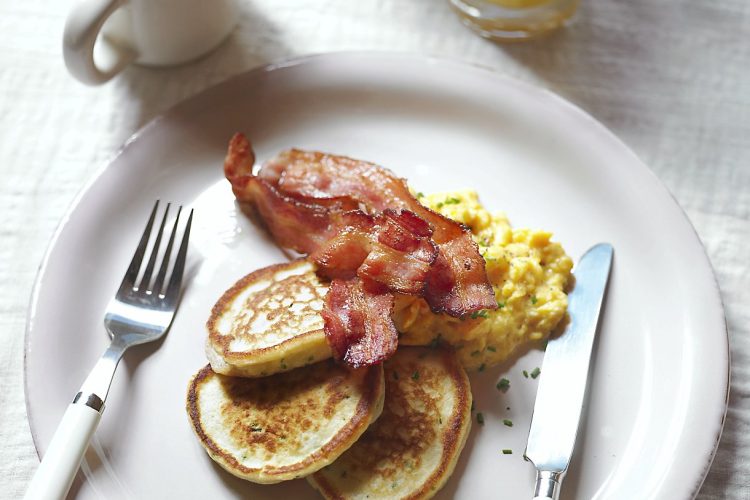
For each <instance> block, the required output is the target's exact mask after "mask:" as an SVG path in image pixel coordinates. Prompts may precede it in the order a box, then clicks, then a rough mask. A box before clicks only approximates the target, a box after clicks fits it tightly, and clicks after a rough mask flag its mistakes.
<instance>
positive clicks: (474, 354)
mask: <svg viewBox="0 0 750 500" xmlns="http://www.w3.org/2000/svg"><path fill="white" fill-rule="evenodd" d="M480 354H482V353H481V352H479V351H472V353H471V355H472V356H479V355H480Z"/></svg>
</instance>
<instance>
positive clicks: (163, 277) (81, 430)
mask: <svg viewBox="0 0 750 500" xmlns="http://www.w3.org/2000/svg"><path fill="white" fill-rule="evenodd" d="M158 208H159V201H158V200H157V202H156V204H154V208H153V210H152V211H151V216H150V217H149V219H148V224H146V229H145V231H144V232H143V236H141V240H140V243H139V244H138V247H137V248H136V251H135V254H134V255H133V259H132V261H131V262H130V266H129V267H128V270H127V272H126V273H125V277H124V278H123V280H122V283H121V284H120V287H119V289H118V290H117V292H116V293H115V296H114V298H113V299H112V300H111V301H110V302H109V305H108V306H107V311H106V314H105V316H104V327H105V328H106V330H107V332H108V333H109V336H110V338H111V339H112V341H111V343H110V345H109V347H108V348H107V350H106V351H104V354H103V355H102V357H101V358H100V359H99V361H98V362H97V363H96V365H95V366H94V368H93V370H91V373H89V375H88V377H87V378H86V380H85V382H84V383H83V385H82V386H81V389H80V391H78V393H77V394H76V395H75V398H74V399H73V402H72V403H71V404H70V405H69V406H68V409H67V410H66V412H65V415H64V416H63V418H62V420H61V421H60V424H59V425H58V427H57V430H56V431H55V434H54V436H53V437H52V441H51V442H50V445H49V448H48V449H47V453H45V454H44V457H43V458H42V463H41V464H40V465H39V468H38V469H37V471H36V474H35V475H34V478H33V479H32V480H31V483H30V485H29V489H28V490H27V491H26V496H25V499H27V500H42V499H44V500H47V499H62V498H64V497H65V495H67V493H68V490H69V489H70V485H71V484H72V482H73V478H74V477H75V475H76V472H77V471H78V468H79V466H80V464H81V459H82V458H83V454H84V452H85V451H86V449H87V448H88V444H89V440H90V439H91V436H93V434H94V431H95V430H96V427H97V425H98V424H99V419H100V418H101V415H102V412H103V411H104V403H105V401H106V400H107V393H108V392H109V387H110V385H111V383H112V377H113V376H114V374H115V370H116V368H117V364H118V363H119V362H120V359H121V358H122V355H123V354H124V353H125V351H126V350H127V349H128V348H129V347H131V346H134V345H138V344H145V343H147V342H152V341H154V340H157V339H159V338H161V337H162V336H163V335H164V334H165V333H166V331H167V330H168V329H169V326H170V325H171V324H172V320H173V319H174V314H175V311H176V310H177V304H178V302H179V298H180V286H181V284H182V275H183V272H184V270H185V259H186V256H187V247H188V238H189V236H190V226H191V223H192V220H193V211H192V210H191V211H190V216H189V217H188V220H187V223H186V224H185V229H184V231H183V236H182V241H181V243H180V247H179V250H178V251H177V256H176V258H175V259H172V257H171V256H172V253H173V250H172V249H173V246H174V242H175V235H176V234H177V232H178V223H179V220H180V214H181V213H182V207H181V206H180V207H179V208H178V210H177V217H176V218H175V221H174V225H173V227H172V233H171V235H170V236H169V242H168V243H167V246H166V249H165V250H164V252H163V257H162V260H161V265H160V267H159V271H158V273H157V274H156V277H155V278H154V277H153V273H154V270H155V266H156V261H157V256H158V254H159V250H160V247H161V242H162V235H163V233H164V226H165V225H166V223H167V216H168V214H169V209H170V204H167V208H166V210H165V211H164V215H163V217H162V219H161V225H160V227H159V229H158V231H157V233H156V237H155V240H154V243H153V245H152V246H151V251H150V256H149V259H148V262H147V263H146V265H145V268H144V269H143V274H142V275H141V278H140V280H139V279H138V276H139V274H140V271H141V268H142V267H143V266H142V264H143V260H144V256H145V254H146V250H147V247H148V243H149V239H150V235H151V232H152V228H153V225H154V219H155V218H156V214H157V211H158ZM172 261H174V262H173V263H172ZM170 264H171V267H172V270H171V273H169V279H168V280H167V274H168V271H169V268H170Z"/></svg>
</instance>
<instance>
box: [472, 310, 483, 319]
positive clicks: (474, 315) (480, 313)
mask: <svg viewBox="0 0 750 500" xmlns="http://www.w3.org/2000/svg"><path fill="white" fill-rule="evenodd" d="M486 317H487V311H485V310H484V309H482V310H481V311H474V312H473V313H471V319H477V318H486Z"/></svg>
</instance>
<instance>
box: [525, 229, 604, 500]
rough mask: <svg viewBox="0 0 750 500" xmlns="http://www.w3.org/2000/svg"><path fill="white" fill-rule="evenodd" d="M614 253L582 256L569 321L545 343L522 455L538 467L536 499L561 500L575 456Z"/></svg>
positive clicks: (593, 251) (596, 250) (597, 249)
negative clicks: (595, 341)
mask: <svg viewBox="0 0 750 500" xmlns="http://www.w3.org/2000/svg"><path fill="white" fill-rule="evenodd" d="M613 252H614V251H613V249H612V246H611V245H609V244H608V243H600V244H598V245H595V246H593V247H591V248H590V249H589V250H588V251H587V252H586V253H585V254H584V255H583V257H581V260H580V261H579V262H578V265H577V266H576V268H575V270H574V272H573V274H574V276H575V287H574V288H573V291H572V292H571V293H570V294H569V295H568V315H569V317H570V323H569V324H568V326H567V328H566V329H565V333H563V334H562V335H561V336H559V337H557V338H555V339H553V340H550V341H549V342H548V343H547V349H546V351H545V353H544V363H543V365H542V377H541V378H540V379H539V388H538V389H537V394H536V402H535V403H534V414H533V416H532V419H531V428H530V429H529V440H528V442H527V443H526V452H525V453H524V458H526V460H529V461H530V462H532V463H533V464H534V467H536V485H535V487H534V500H544V499H549V500H557V498H558V497H559V495H560V485H561V483H562V480H563V476H564V475H565V472H566V471H567V470H568V465H569V464H570V458H571V456H572V455H573V448H574V446H575V442H576V434H577V433H578V423H579V420H580V417H581V410H582V408H583V399H584V396H585V395H586V380H587V378H588V374H589V361H590V360H591V350H592V348H593V345H594V337H595V336H596V330H597V324H598V323H599V311H600V310H601V307H602V303H603V301H604V293H605V291H606V289H607V281H608V280H609V270H610V268H611V267H612V254H613Z"/></svg>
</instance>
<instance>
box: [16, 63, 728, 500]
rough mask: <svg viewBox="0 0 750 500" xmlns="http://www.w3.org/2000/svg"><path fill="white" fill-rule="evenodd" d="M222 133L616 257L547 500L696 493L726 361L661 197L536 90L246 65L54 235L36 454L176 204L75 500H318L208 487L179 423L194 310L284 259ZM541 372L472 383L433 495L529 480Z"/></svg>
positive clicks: (455, 74)
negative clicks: (178, 294) (182, 247)
mask: <svg viewBox="0 0 750 500" xmlns="http://www.w3.org/2000/svg"><path fill="white" fill-rule="evenodd" d="M235 131H244V132H245V133H246V134H247V135H248V136H249V137H250V138H251V139H252V141H253V144H254V146H255V150H256V152H257V154H258V158H259V159H260V160H263V159H265V158H268V157H269V156H271V155H273V154H274V153H276V152H278V151H279V150H281V149H284V148H289V147H292V146H294V147H301V148H310V149H317V150H323V151H329V152H334V153H339V154H345V155H349V156H353V157H356V158H361V159H365V160H370V161H374V162H377V163H379V164H381V165H384V166H387V167H389V168H391V169H392V170H394V171H395V172H397V173H398V174H399V175H401V176H404V177H406V178H408V179H409V182H410V183H411V185H412V186H414V187H415V188H416V189H417V190H419V191H423V192H433V191H440V190H450V189H455V188H459V187H467V188H474V189H476V190H478V192H479V194H480V196H481V200H482V201H483V202H484V203H485V205H486V206H487V207H489V208H491V209H497V210H503V211H505V212H506V213H507V214H508V215H509V217H510V219H511V221H512V222H513V224H514V226H516V227H524V226H525V227H534V228H544V229H547V230H550V231H552V232H553V233H554V235H555V239H556V240H557V241H560V242H562V244H563V245H564V247H565V248H566V250H567V251H568V253H569V254H570V255H571V256H573V257H574V258H577V257H578V256H580V255H581V254H582V253H583V252H584V251H585V250H586V249H587V248H588V247H590V246H591V245H593V244H595V243H598V242H601V241H606V242H610V243H611V244H612V245H614V248H615V263H614V269H613V273H612V278H611V282H610V287H609V295H608V298H607V304H606V311H605V315H604V318H603V323H602V325H601V330H600V336H599V340H598V345H597V346H596V347H595V352H594V363H593V369H592V375H591V378H590V391H589V402H588V404H587V405H586V408H585V409H586V413H585V418H584V419H583V421H582V423H581V429H580V432H579V435H578V442H577V447H576V452H575V456H574V459H573V462H572V464H571V467H570V472H569V474H568V476H567V478H566V480H565V482H564V487H563V495H562V498H563V499H583V498H585V499H608V500H611V499H625V500H632V499H640V500H645V499H652V498H653V499H657V498H658V499H669V500H672V499H680V498H691V497H693V496H694V495H695V494H696V493H697V491H698V489H699V488H700V485H701V483H702V481H703V478H704V476H705V474H706V473H707V471H708V468H709V466H710V464H711V460H712V458H713V454H714V451H715V448H716V445H717V442H718V439H719V435H720V433H721V428H722V423H723V419H724V414H725V408H726V397H727V390H728V378H729V357H728V344H727V335H726V329H725V324H724V316H723V310H722V305H721V302H720V298H719V292H718V288H717V285H716V282H715V279H714V276H713V273H712V270H711V267H710V264H709V262H708V260H707V258H706V255H705V253H704V250H703V248H702V246H701V244H700V241H699V240H698V237H697V236H696V234H695V232H694V230H693V228H692V227H691V225H690V223H689V221H688V220H687V218H686V216H685V214H684V213H683V212H682V210H681V209H680V207H679V206H678V205H677V203H676V202H675V201H674V199H672V197H671V196H670V195H669V193H668V192H667V190H666V189H665V188H664V187H663V186H662V185H661V183H660V182H659V181H658V180H657V179H656V177H655V176H654V175H653V174H652V173H651V172H650V171H649V170H648V169H647V167H646V166H645V165H643V163H641V162H640V161H639V160H638V158H636V156H635V155H634V154H633V153H632V152H631V151H630V150H629V149H628V148H627V147H626V146H625V145H624V144H623V143H622V142H620V141H619V140H618V139H617V138H616V137H615V136H613V135H612V134H611V133H610V132H608V131H607V130H606V129H605V128H604V127H603V126H602V125H600V124H599V123H598V122H596V121H595V120H594V119H593V118H591V117H590V116H588V115H586V114H585V113H583V112H582V111H581V110H579V109H578V108H576V107H574V106H572V105H571V104H569V103H567V102H565V101H564V100H562V99H560V98H559V97H556V96H555V95H553V94H551V93H549V92H546V91H544V90H539V89H537V88H534V87H531V86H529V85H526V84H523V83H519V82H516V81H513V80H510V79H507V78H504V77H502V76H499V75H497V74H495V73H492V72H490V71H486V70H484V69H479V68H476V67H471V66H467V65H465V64H461V63H456V62H449V61H443V60H435V59H429V58H423V57H417V56H405V55H386V54H352V53H349V54H346V53H345V54H333V55H323V56H317V57H311V58H306V59H300V60H295V61H291V62H287V63H284V64H281V65H275V66H269V67H265V68H260V69H256V70H254V71H250V72H248V73H245V74H242V75H240V76H237V77H235V78H232V79H231V80H229V81H227V82H225V83H223V84H221V85H218V86H216V87H214V88H212V89H209V90H207V91H205V92H203V93H201V94H199V95H198V96H196V97H194V98H192V99H189V100H188V101H186V102H184V103H182V104H180V105H179V106H177V107H176V108H174V109H173V110H171V111H170V112H168V113H167V114H165V115H164V116H163V117H161V118H159V119H157V120H155V121H153V122H152V123H150V124H149V125H147V126H146V127H145V128H144V129H142V130H141V131H140V132H138V133H137V134H136V135H135V136H134V137H133V138H132V139H131V140H130V141H128V143H127V144H126V145H125V146H124V147H123V149H122V151H121V152H120V153H119V155H118V156H117V157H116V158H115V159H114V160H113V161H112V162H111V163H110V164H109V165H107V166H106V167H105V168H104V169H103V170H102V171H101V172H100V173H99V175H98V176H97V177H96V178H95V179H94V180H93V181H92V182H91V183H90V184H89V186H88V187H87V188H86V189H85V190H84V191H83V192H82V194H81V195H80V196H79V198H78V200H77V201H76V203H75V204H74V206H73V207H72V208H71V210H70V211H69V213H68V214H67V216H66V217H65V218H64V220H63V222H62V223H61V225H60V228H59V230H58V232H57V235H56V237H55V238H54V241H53V242H52V245H51V247H50V250H49V252H48V254H47V257H46V259H45V262H44V264H43V267H42V269H41V271H40V274H39V278H38V281H37V284H36V288H35V292H34V297H33V301H32V307H31V312H30V315H29V323H28V332H27V348H26V396H27V404H28V410H29V418H30V421H31V428H32V432H33V435H34V441H35V443H36V446H37V449H38V450H39V452H40V453H41V454H43V453H44V451H45V449H46V447H47V445H48V443H49V441H50V437H51V436H52V433H53V431H54V429H55V427H56V424H57V422H58V421H59V419H60V417H61V415H62V413H63V410H64V409H65V407H66V405H67V404H68V403H69V401H70V400H71V398H72V397H73V395H74V394H75V393H76V392H77V390H78V387H79V386H80V384H81V382H82V381H83V379H84V378H85V375H86V374H87V373H88V370H89V369H90V368H91V367H92V366H93V365H94V362H95V360H96V359H97V358H98V356H99V355H100V354H101V352H102V351H103V350H104V348H105V345H106V343H107V340H108V339H107V335H106V333H105V332H104V329H103V327H102V318H103V314H104V309H105V307H106V304H107V302H108V301H109V299H110V298H111V297H112V295H113V294H114V292H115V290H116V288H117V286H118V284H119V282H120V280H121V277H122V275H123V273H124V272H125V268H126V267H127V263H128V262H129V259H130V255H131V253H132V251H133V249H134V248H135V245H136V242H137V240H138V237H139V235H140V232H141V231H142V228H143V225H144V221H145V220H146V216H147V214H148V212H149V211H150V209H151V206H152V205H153V201H154V200H155V199H157V198H159V199H162V200H168V201H173V202H178V203H183V204H186V205H191V206H193V207H194V208H195V223H194V230H193V234H192V238H191V240H192V241H191V246H190V255H191V261H190V265H189V269H188V274H187V279H186V282H187V287H186V290H185V293H184V296H183V300H182V305H181V307H180V309H179V311H178V314H177V317H176V319H175V322H174V324H173V326H172V329H171V331H170V333H169V334H168V335H167V336H166V338H165V339H164V340H163V341H162V342H160V343H159V345H153V346H142V347H138V348H136V349H134V350H133V351H132V352H129V353H128V354H127V355H126V357H125V360H124V362H123V363H121V365H120V367H119V369H118V372H117V376H116V377H115V380H114V383H113V386H112V392H111V394H110V397H109V400H108V401H107V411H106V412H105V413H104V418H103V419H102V424H101V426H100V427H99V429H98V431H97V434H96V439H95V441H94V443H93V446H92V447H91V449H90V450H89V453H88V454H87V456H86V460H85V463H84V465H83V472H84V475H85V480H81V481H78V482H77V483H76V485H75V486H74V493H75V495H76V498H107V499H111V498H136V499H145V498H228V497H248V498H256V499H262V498H295V499H299V498H315V496H316V494H315V493H314V492H313V491H312V489H311V488H310V487H308V486H307V484H306V483H305V482H304V481H303V480H298V481H293V482H289V483H286V484H279V485H273V486H258V485H254V484H251V483H247V482H244V481H241V480H239V479H235V478H234V477H232V476H230V475H229V474H227V473H225V472H224V471H223V470H222V469H220V468H219V467H218V466H216V465H214V464H213V462H212V461H211V460H210V459H209V458H208V456H207V455H206V453H205V452H204V451H203V448H201V446H200V445H199V444H198V441H197V439H196V438H195V437H194V436H193V434H192V432H191V429H190V427H189V425H188V420H187V416H186V414H185V410H184V406H185V404H184V399H185V391H186V387H187V383H188V380H189V379H190V377H191V375H192V374H193V373H195V372H196V371H197V370H198V369H199V368H200V367H202V366H203V365H205V364H206V359H205V356H204V354H203V342H204V337H205V335H206V333H205V331H204V323H205V320H206V318H207V316H208V313H209V310H210V308H211V306H212V305H213V303H214V302H215V300H216V299H217V298H218V297H219V296H220V295H221V293H222V292H223V291H224V290H225V289H226V288H228V287H229V286H230V285H231V284H232V283H233V282H234V281H235V280H236V279H238V278H239V277H241V276H242V275H244V274H246V273H248V272H250V271H252V270H255V269H257V268H259V267H262V266H266V265H268V264H271V263H275V262H280V261H282V260H284V256H283V254H282V253H281V252H280V251H279V250H278V249H277V248H276V246H275V245H273V243H272V242H271V241H270V240H269V239H268V238H267V237H266V236H265V235H264V234H263V232H262V231H260V230H259V229H258V228H256V227H255V226H253V225H252V224H251V223H250V222H249V221H248V220H247V219H246V218H245V216H244V215H242V213H241V212H239V211H238V210H237V208H236V207H235V203H234V198H233V196H232V194H231V191H230V189H229V185H228V183H227V182H226V181H225V180H224V179H223V176H222V160H223V156H224V152H225V150H226V145H227V142H228V140H229V138H230V137H231V135H232V134H233V133H234V132H235ZM542 355H543V353H542V352H541V351H537V350H533V351H530V352H528V353H527V354H525V355H523V356H522V357H520V358H519V359H518V360H517V361H516V362H515V363H514V364H512V365H511V366H508V367H505V368H504V370H505V371H501V369H500V368H496V369H494V370H488V371H487V372H485V373H481V374H474V375H472V390H473V392H474V395H475V399H476V408H477V410H478V411H481V412H482V413H483V414H484V417H485V424H484V425H483V426H482V425H478V424H477V423H476V421H475V422H474V425H473V428H472V432H471V436H470V438H469V441H468V443H467V445H466V448H465V449H464V451H463V454H462V456H461V460H460V463H459V464H458V466H457V468H456V471H455V473H454V474H453V476H452V478H451V479H450V481H449V483H448V484H447V485H446V487H445V488H444V489H443V490H442V491H441V493H440V494H439V498H453V497H456V498H471V499H483V498H487V499H490V498H492V499H497V498H509V499H516V498H530V496H531V490H532V484H533V478H534V471H533V468H532V466H531V465H530V464H529V463H527V462H524V460H523V458H522V457H523V451H524V448H525V443H526V436H527V433H528V427H529V424H530V419H531V411H532V408H533V403H534V396H535V391H536V386H537V381H536V380H532V379H531V378H529V379H526V378H524V377H523V375H522V370H528V371H531V370H532V369H533V368H535V367H537V366H541V364H542ZM542 376H544V374H542ZM500 377H507V378H509V379H510V381H511V389H510V390H509V391H508V393H507V394H503V393H501V392H499V391H497V390H496V389H495V383H496V382H497V380H498V378H500ZM507 408H510V409H507ZM503 419H511V420H512V421H513V423H514V425H513V427H507V426H505V425H503V423H502V420H503ZM503 449H512V450H513V454H511V455H505V454H503V453H502V450H503Z"/></svg>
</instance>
